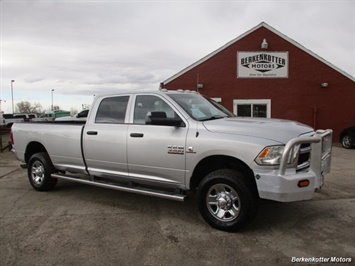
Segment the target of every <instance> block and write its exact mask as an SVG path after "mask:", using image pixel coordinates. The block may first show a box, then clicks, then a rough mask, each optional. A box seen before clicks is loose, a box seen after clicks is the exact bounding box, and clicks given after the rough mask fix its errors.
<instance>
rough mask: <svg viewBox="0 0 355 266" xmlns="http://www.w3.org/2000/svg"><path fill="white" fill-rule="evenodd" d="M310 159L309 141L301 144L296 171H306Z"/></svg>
mask: <svg viewBox="0 0 355 266" xmlns="http://www.w3.org/2000/svg"><path fill="white" fill-rule="evenodd" d="M310 161H311V144H310V143H303V144H301V147H300V151H299V155H298V162H297V168H296V171H297V172H301V171H302V172H304V171H308V169H309V166H310Z"/></svg>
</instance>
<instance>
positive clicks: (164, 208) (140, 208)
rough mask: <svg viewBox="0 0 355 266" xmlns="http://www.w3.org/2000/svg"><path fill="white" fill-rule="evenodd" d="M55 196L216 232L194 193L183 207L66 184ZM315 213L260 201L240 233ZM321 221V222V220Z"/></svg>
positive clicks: (287, 225)
mask: <svg viewBox="0 0 355 266" xmlns="http://www.w3.org/2000/svg"><path fill="white" fill-rule="evenodd" d="M53 192H54V193H60V194H62V195H63V197H61V198H64V197H70V198H71V199H74V200H75V201H82V202H85V203H86V204H93V205H95V204H96V205H99V206H100V209H101V211H107V212H110V211H113V212H114V211H117V210H119V211H121V212H130V211H133V212H136V213H137V212H139V213H140V214H141V215H142V216H143V217H144V218H145V219H146V218H147V216H148V219H150V218H151V219H154V217H156V216H157V215H158V216H160V217H162V216H165V218H166V219H170V220H171V222H172V223H176V224H178V223H179V222H183V223H188V224H189V223H190V224H192V225H199V226H203V227H204V229H207V230H211V231H214V230H215V229H213V228H211V227H209V225H208V224H207V223H206V222H205V221H204V220H203V219H202V217H201V216H200V214H199V212H198V208H197V200H196V196H195V193H190V194H189V195H188V197H187V198H186V199H185V201H184V202H183V203H181V202H176V201H171V200H167V199H160V198H156V197H150V196H144V195H138V194H133V193H128V192H122V191H116V190H110V189H105V188H99V187H93V186H89V185H82V184H78V183H73V182H70V181H64V180H60V181H59V182H58V185H57V187H56V189H55V190H54V191H53ZM68 208H70V206H68ZM313 208H314V207H313ZM312 213H313V211H312V207H311V206H310V207H309V206H308V205H307V204H302V208H301V207H300V206H299V204H297V203H279V202H274V201H268V200H260V203H259V207H258V211H257V213H256V215H255V217H254V218H253V219H252V220H251V221H250V222H249V223H248V224H247V225H246V226H245V227H243V228H242V229H241V230H239V231H237V233H248V232H252V231H253V232H254V231H265V230H272V229H273V228H275V230H276V228H277V230H280V229H282V228H290V227H293V226H294V225H295V224H297V223H298V222H299V221H301V220H302V219H304V218H305V217H307V216H308V219H309V216H310V214H312ZM317 219H321V218H319V217H318V218H317ZM174 220H175V221H174ZM308 221H309V220H308Z"/></svg>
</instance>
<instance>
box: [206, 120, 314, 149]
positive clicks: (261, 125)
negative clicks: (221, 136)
mask: <svg viewBox="0 0 355 266" xmlns="http://www.w3.org/2000/svg"><path fill="white" fill-rule="evenodd" d="M203 125H204V126H205V128H206V129H207V130H208V131H210V132H215V133H225V134H235V135H243V136H252V137H257V138H263V139H270V140H273V141H276V142H280V143H284V144H286V143H287V142H288V141H289V140H290V139H293V138H296V137H298V136H300V135H302V134H306V133H310V132H313V128H311V127H310V126H307V125H304V124H301V123H298V122H295V121H289V120H282V119H270V118H238V117H230V118H223V119H216V120H210V121H204V122H203Z"/></svg>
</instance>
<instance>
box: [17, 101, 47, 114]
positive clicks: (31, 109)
mask: <svg viewBox="0 0 355 266" xmlns="http://www.w3.org/2000/svg"><path fill="white" fill-rule="evenodd" d="M16 113H20V114H40V113H42V105H41V104H40V103H36V102H34V103H33V105H32V104H31V103H30V102H28V101H21V102H18V103H17V104H16Z"/></svg>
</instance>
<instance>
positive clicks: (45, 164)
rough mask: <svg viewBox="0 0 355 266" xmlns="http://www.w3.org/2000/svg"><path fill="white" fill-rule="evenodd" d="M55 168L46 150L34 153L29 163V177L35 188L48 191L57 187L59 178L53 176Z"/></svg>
mask: <svg viewBox="0 0 355 266" xmlns="http://www.w3.org/2000/svg"><path fill="white" fill-rule="evenodd" d="M54 172H55V168H54V166H53V164H52V162H51V160H50V158H49V156H48V154H47V153H45V152H40V153H36V154H33V155H32V157H31V158H30V160H29V163H28V170H27V174H28V179H29V181H30V183H31V185H32V187H33V188H34V189H35V190H38V191H48V190H51V189H52V188H54V187H55V185H56V184H57V181H58V179H56V178H53V177H51V174H52V173H54Z"/></svg>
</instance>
